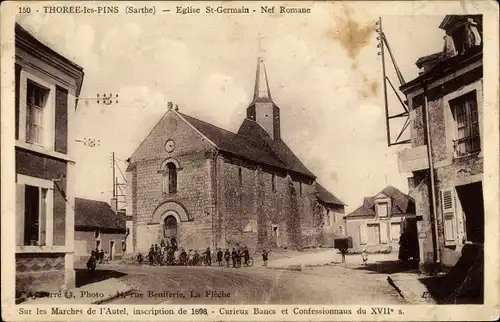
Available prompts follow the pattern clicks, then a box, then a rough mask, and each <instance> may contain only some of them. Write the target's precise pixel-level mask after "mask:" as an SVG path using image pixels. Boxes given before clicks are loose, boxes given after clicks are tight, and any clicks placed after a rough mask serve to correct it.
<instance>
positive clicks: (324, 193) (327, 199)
mask: <svg viewBox="0 0 500 322" xmlns="http://www.w3.org/2000/svg"><path fill="white" fill-rule="evenodd" d="M315 189H316V196H317V197H318V199H319V200H321V201H323V202H324V203H327V204H335V205H341V206H345V205H346V204H345V203H343V202H342V201H340V199H338V198H337V197H335V196H334V195H333V194H332V193H331V192H330V191H328V190H326V189H325V188H324V187H323V186H322V185H320V184H319V183H316V186H315Z"/></svg>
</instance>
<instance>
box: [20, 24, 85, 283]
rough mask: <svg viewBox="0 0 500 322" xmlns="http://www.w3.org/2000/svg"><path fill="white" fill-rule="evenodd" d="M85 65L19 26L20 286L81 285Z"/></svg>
mask: <svg viewBox="0 0 500 322" xmlns="http://www.w3.org/2000/svg"><path fill="white" fill-rule="evenodd" d="M82 82H83V69H82V67H80V66H78V65H76V64H74V63H73V62H71V61H70V60H68V59H67V58H65V57H63V56H61V55H60V54H58V53H56V52H55V51H53V50H52V49H50V48H49V47H48V46H46V45H44V44H42V43H41V42H40V41H38V40H37V39H36V38H35V37H33V36H32V35H31V34H29V33H28V32H27V31H26V30H25V29H23V28H22V27H21V26H20V25H18V24H16V26H15V122H16V124H15V140H16V141H15V159H16V226H15V231H16V291H17V292H29V291H54V290H58V289H60V288H61V287H74V284H75V280H74V279H75V273H74V269H73V251H74V249H73V245H74V243H73V242H74V211H73V205H74V194H73V186H74V166H75V162H74V161H73V160H74V159H73V157H74V155H73V153H74V150H73V144H74V143H73V142H74V141H75V138H74V136H73V128H74V114H75V109H76V98H77V97H78V95H79V93H80V89H81V86H82Z"/></svg>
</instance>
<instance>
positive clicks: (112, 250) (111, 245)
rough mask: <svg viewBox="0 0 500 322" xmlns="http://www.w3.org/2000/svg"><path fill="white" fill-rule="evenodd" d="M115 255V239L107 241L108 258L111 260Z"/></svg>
mask: <svg viewBox="0 0 500 322" xmlns="http://www.w3.org/2000/svg"><path fill="white" fill-rule="evenodd" d="M114 257H115V241H114V240H111V241H109V260H113V258H114Z"/></svg>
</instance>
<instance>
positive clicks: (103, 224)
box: [75, 198, 125, 233]
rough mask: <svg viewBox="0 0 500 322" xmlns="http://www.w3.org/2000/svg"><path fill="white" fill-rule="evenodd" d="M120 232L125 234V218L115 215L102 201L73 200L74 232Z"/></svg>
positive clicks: (121, 215)
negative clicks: (94, 230) (91, 229)
mask: <svg viewBox="0 0 500 322" xmlns="http://www.w3.org/2000/svg"><path fill="white" fill-rule="evenodd" d="M90 228H93V229H100V230H106V229H109V230H122V231H123V233H125V216H124V215H123V214H120V213H118V214H115V212H114V211H113V209H111V206H110V205H109V204H108V203H106V202H104V201H97V200H90V199H84V198H75V230H79V229H90Z"/></svg>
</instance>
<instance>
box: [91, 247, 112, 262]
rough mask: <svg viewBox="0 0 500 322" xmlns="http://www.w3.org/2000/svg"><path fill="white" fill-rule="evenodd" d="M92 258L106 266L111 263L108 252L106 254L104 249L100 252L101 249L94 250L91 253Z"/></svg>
mask: <svg viewBox="0 0 500 322" xmlns="http://www.w3.org/2000/svg"><path fill="white" fill-rule="evenodd" d="M90 256H91V257H94V258H95V259H96V261H97V262H98V263H99V264H104V263H107V262H109V255H108V252H107V251H106V252H105V251H104V250H102V249H101V250H99V248H96V249H92V251H91V252H90Z"/></svg>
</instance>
